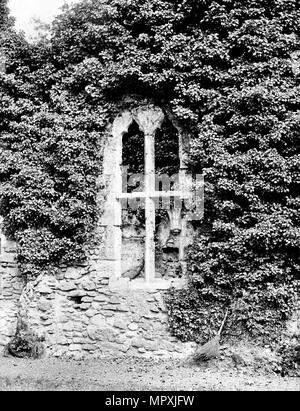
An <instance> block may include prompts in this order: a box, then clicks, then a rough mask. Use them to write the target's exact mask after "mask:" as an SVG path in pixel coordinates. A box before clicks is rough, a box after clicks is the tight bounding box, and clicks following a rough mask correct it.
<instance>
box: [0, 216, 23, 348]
mask: <svg viewBox="0 0 300 411" xmlns="http://www.w3.org/2000/svg"><path fill="white" fill-rule="evenodd" d="M1 232H2V231H1V221H0V346H4V345H5V344H7V343H8V341H9V340H10V338H11V337H12V336H13V335H14V334H15V331H16V324H17V314H18V306H19V300H20V296H21V292H22V288H23V282H22V279H21V278H20V276H19V275H18V272H17V268H16V263H15V255H16V249H15V244H14V243H12V242H11V241H7V239H6V238H5V236H4V235H3V234H1Z"/></svg>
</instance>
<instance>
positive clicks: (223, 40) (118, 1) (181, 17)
mask: <svg viewBox="0 0 300 411" xmlns="http://www.w3.org/2000/svg"><path fill="white" fill-rule="evenodd" d="M299 17H300V10H299V3H298V2H297V1H295V0H272V1H269V0H247V1H239V0H226V1H223V0H216V1H211V0H205V1H198V0H197V1H194V0H186V1H184V2H183V1H181V0H180V1H167V0H154V1H148V0H141V1H139V2H132V1H127V0H113V1H101V2H99V1H98V0H89V1H86V2H82V3H79V4H77V5H74V6H72V7H70V8H66V9H65V11H64V12H63V13H62V15H61V16H60V17H58V18H57V19H56V21H55V23H54V25H53V29H52V33H51V35H50V37H49V38H48V39H47V38H46V37H45V38H42V39H41V42H40V43H38V44H28V43H27V42H26V41H25V39H24V38H22V36H20V35H16V34H15V33H14V31H13V29H12V28H8V29H6V32H5V35H4V36H3V35H2V39H3V40H2V48H3V49H4V50H5V52H6V56H7V62H6V73H1V74H0V97H1V105H0V133H1V145H0V147H1V152H0V160H1V161H0V181H1V186H0V213H1V215H3V217H4V228H5V232H6V234H7V235H8V236H10V237H11V238H13V239H15V240H16V241H17V243H18V260H17V261H18V264H19V268H20V272H21V274H22V276H23V277H24V278H26V279H27V280H29V281H31V280H33V281H34V279H35V278H37V277H38V276H40V275H41V274H43V273H44V274H45V275H48V274H49V273H52V274H53V275H55V273H57V272H58V271H59V265H60V264H62V263H63V264H66V265H72V264H75V263H76V262H77V261H78V260H79V261H84V260H85V250H86V249H87V248H86V247H87V246H86V245H87V244H89V241H90V237H91V234H92V233H93V230H94V227H95V224H96V221H97V216H98V213H99V207H98V206H97V202H96V197H97V194H96V193H97V176H98V175H99V173H100V172H101V154H100V153H101V143H102V141H103V140H102V136H103V134H104V133H105V127H106V125H107V124H108V123H109V121H110V120H111V119H112V118H114V117H115V115H116V113H118V112H119V111H120V110H121V108H122V105H123V103H124V99H123V96H124V95H128V94H129V95H133V94H135V95H137V96H138V97H139V98H147V99H148V100H152V101H154V102H155V104H157V105H158V106H160V107H163V108H164V109H166V110H168V112H171V113H172V115H173V116H174V117H175V118H176V120H177V121H178V122H179V123H180V124H181V126H182V127H183V128H184V129H185V130H187V131H188V132H189V133H190V135H191V139H192V144H191V163H190V169H191V171H193V172H195V173H203V174H204V176H205V181H206V185H205V200H206V201H205V214H204V215H205V217H204V220H203V222H202V223H201V226H200V227H199V232H200V233H201V234H200V235H199V236H198V238H196V239H195V243H194V245H193V246H192V247H191V249H190V257H189V261H190V264H189V269H188V276H189V286H188V288H187V289H185V290H182V291H179V292H178V291H172V290H171V291H170V293H169V298H168V311H169V321H170V326H171V331H172V333H173V334H174V335H175V336H177V337H179V338H181V339H182V340H183V341H186V340H197V341H204V340H206V339H207V337H208V335H209V333H210V332H213V331H214V330H216V328H217V326H218V324H219V323H220V321H221V317H222V316H223V313H224V311H225V309H226V307H228V306H229V307H230V308H231V310H230V321H229V322H228V323H227V327H226V329H225V333H226V334H225V335H226V336H227V338H233V339H239V338H240V336H241V335H242V336H244V337H245V338H251V339H252V340H256V341H258V342H259V343H261V344H273V343H275V342H276V343H277V342H280V336H281V335H282V332H283V329H284V328H285V326H286V321H287V320H288V319H289V318H290V317H291V315H292V313H293V312H294V311H295V310H296V309H297V302H298V301H299V196H298V194H299V172H298V170H299V138H298V136H299V124H300V123H299V110H300V100H299V96H300V93H299V76H298V74H297V73H296V72H295V69H294V67H295V65H294V62H293V61H292V59H291V57H292V56H293V55H294V53H295V52H297V50H299V48H300V45H299ZM210 330H211V331H210Z"/></svg>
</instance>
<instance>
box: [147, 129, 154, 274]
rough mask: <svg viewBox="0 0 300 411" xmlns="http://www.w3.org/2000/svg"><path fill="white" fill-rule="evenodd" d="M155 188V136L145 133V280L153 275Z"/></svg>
mask: <svg viewBox="0 0 300 411" xmlns="http://www.w3.org/2000/svg"><path fill="white" fill-rule="evenodd" d="M154 190H155V136H154V134H145V194H146V198H145V220H146V233H145V281H146V282H150V281H152V280H153V279H154V277H155V241H154V236H155V203H154V200H153V199H152V198H151V193H153V191H154Z"/></svg>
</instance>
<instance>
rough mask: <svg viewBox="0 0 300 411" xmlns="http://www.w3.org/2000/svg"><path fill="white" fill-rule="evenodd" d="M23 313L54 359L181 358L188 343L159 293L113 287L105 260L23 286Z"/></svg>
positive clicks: (188, 345) (188, 350)
mask: <svg viewBox="0 0 300 411" xmlns="http://www.w3.org/2000/svg"><path fill="white" fill-rule="evenodd" d="M25 295H26V298H23V301H22V306H23V307H22V308H23V310H24V312H23V315H24V316H25V315H26V317H27V321H28V324H29V326H30V329H31V330H33V331H35V332H36V333H37V334H38V335H39V336H40V337H44V338H45V342H44V344H45V346H46V352H47V353H48V354H49V355H53V356H57V357H61V356H63V357H71V358H76V359H80V358H84V357H89V358H91V357H92V358H93V357H95V358H96V357H107V356H119V355H141V356H185V355H188V354H189V353H190V352H191V349H192V345H191V344H183V343H180V342H179V341H178V340H177V339H176V338H173V337H172V336H171V335H170V333H169V331H168V325H167V312H166V308H165V305H164V302H163V292H162V291H159V290H142V289H123V290H121V289H120V290H111V289H110V287H109V270H108V267H107V264H103V266H101V264H97V265H93V264H92V265H91V264H90V265H86V266H81V267H77V268H67V269H65V270H63V271H62V272H61V274H60V275H59V276H58V277H57V278H54V277H50V276H49V277H43V278H41V279H37V280H36V282H35V283H32V284H30V285H27V286H26V291H25V292H24V296H25Z"/></svg>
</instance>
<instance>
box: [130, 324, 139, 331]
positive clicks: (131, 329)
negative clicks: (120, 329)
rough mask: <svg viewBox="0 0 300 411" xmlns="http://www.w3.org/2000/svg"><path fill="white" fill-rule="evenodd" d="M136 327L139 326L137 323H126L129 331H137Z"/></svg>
mask: <svg viewBox="0 0 300 411" xmlns="http://www.w3.org/2000/svg"><path fill="white" fill-rule="evenodd" d="M138 328H139V325H138V324H137V323H130V324H129V325H128V329H129V330H130V331H137V330H138Z"/></svg>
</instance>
